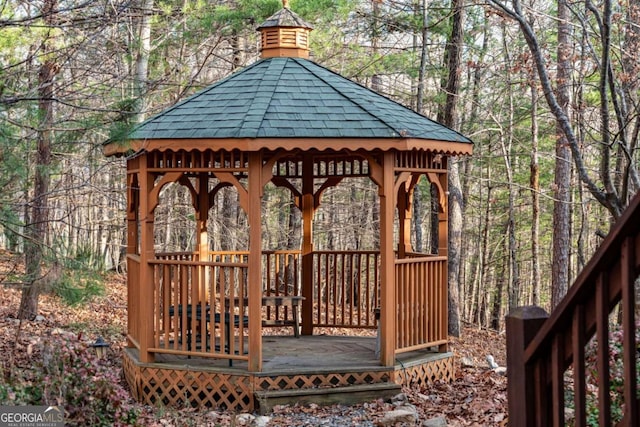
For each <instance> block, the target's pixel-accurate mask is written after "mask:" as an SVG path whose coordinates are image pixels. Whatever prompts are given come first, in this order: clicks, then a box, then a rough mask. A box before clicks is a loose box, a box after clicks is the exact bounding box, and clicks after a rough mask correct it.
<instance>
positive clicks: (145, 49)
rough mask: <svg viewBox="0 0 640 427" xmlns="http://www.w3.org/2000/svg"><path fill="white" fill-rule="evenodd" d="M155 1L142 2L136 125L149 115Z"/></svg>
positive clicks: (137, 62)
mask: <svg viewBox="0 0 640 427" xmlns="http://www.w3.org/2000/svg"><path fill="white" fill-rule="evenodd" d="M152 11H153V0H140V13H141V14H142V18H141V19H140V27H139V29H138V34H139V37H140V39H139V40H138V46H139V47H138V54H137V56H136V75H135V88H134V94H135V98H136V108H135V112H134V114H135V117H134V123H140V122H142V121H143V120H144V119H145V115H146V113H147V108H148V106H147V89H148V88H147V81H148V78H149V54H150V53H151V16H152Z"/></svg>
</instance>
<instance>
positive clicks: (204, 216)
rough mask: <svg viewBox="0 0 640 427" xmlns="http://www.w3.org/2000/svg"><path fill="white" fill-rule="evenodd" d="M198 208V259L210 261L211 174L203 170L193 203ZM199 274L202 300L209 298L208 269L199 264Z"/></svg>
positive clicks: (199, 293) (199, 294)
mask: <svg viewBox="0 0 640 427" xmlns="http://www.w3.org/2000/svg"><path fill="white" fill-rule="evenodd" d="M193 205H194V206H195V207H196V208H197V210H196V247H197V251H198V261H209V235H208V234H207V222H208V221H209V175H208V174H207V173H206V172H201V173H200V174H199V176H198V200H197V203H193ZM198 273H199V274H198V275H197V278H196V279H197V281H198V283H197V285H198V288H199V292H198V296H199V298H200V301H198V302H202V301H207V300H208V299H209V295H208V294H209V292H208V289H207V284H208V283H209V280H208V270H207V268H206V267H203V266H199V267H198ZM194 285H196V283H194ZM194 302H195V301H194Z"/></svg>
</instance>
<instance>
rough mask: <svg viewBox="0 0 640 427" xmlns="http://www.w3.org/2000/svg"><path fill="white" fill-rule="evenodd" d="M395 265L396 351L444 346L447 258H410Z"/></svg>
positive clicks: (445, 342) (445, 332)
mask: <svg viewBox="0 0 640 427" xmlns="http://www.w3.org/2000/svg"><path fill="white" fill-rule="evenodd" d="M395 264H396V280H395V281H396V306H397V318H396V330H397V334H396V352H398V353H402V352H407V351H413V350H418V349H423V348H428V347H433V346H439V347H440V348H441V349H442V350H444V349H445V346H446V344H447V333H448V331H447V315H448V314H447V257H445V256H417V255H415V256H413V257H411V258H405V259H398V260H396V261H395Z"/></svg>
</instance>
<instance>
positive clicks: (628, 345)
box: [620, 237, 640, 426]
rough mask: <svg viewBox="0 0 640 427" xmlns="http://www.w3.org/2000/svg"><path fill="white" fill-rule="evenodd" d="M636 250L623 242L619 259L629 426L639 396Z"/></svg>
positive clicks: (635, 420) (638, 421)
mask: <svg viewBox="0 0 640 427" xmlns="http://www.w3.org/2000/svg"><path fill="white" fill-rule="evenodd" d="M634 262H635V247H634V246H633V239H632V238H629V237H627V238H626V239H625V240H624V242H623V243H622V251H621V256H620V267H621V269H622V271H621V280H622V283H628V284H629V286H623V287H622V303H621V304H620V305H621V309H622V328H623V329H622V330H623V336H622V342H623V345H622V347H623V355H622V360H623V363H624V402H625V408H626V414H625V423H626V425H628V426H637V425H639V424H640V416H639V414H638V411H639V408H638V394H637V387H638V383H637V378H638V377H637V372H636V357H638V347H637V343H636V320H635V309H636V301H635V286H634V284H635V280H636V275H635V274H634V271H635V266H634Z"/></svg>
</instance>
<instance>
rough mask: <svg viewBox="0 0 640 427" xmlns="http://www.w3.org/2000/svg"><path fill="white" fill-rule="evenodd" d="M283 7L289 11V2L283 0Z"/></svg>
mask: <svg viewBox="0 0 640 427" xmlns="http://www.w3.org/2000/svg"><path fill="white" fill-rule="evenodd" d="M282 7H284V8H285V9H289V0H282Z"/></svg>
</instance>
